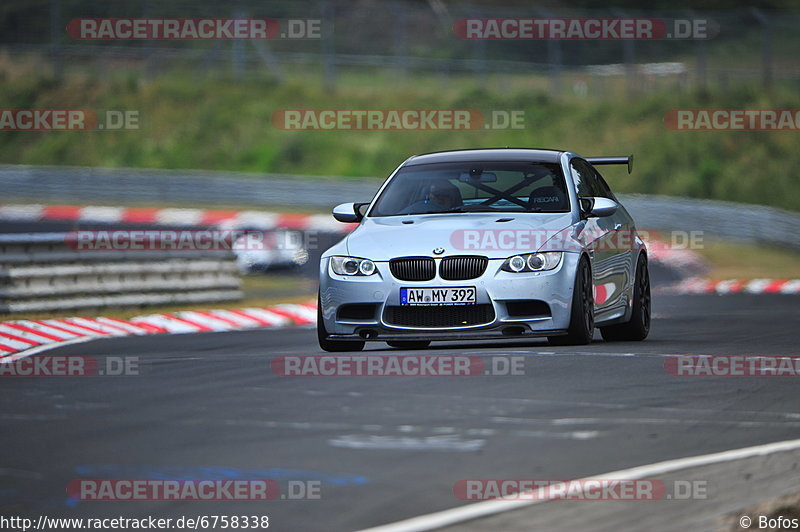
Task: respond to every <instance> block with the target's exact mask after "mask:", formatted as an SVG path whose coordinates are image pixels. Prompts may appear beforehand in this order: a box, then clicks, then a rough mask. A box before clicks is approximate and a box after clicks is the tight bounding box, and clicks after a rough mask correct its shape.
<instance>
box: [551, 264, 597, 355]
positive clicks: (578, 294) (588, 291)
mask: <svg viewBox="0 0 800 532" xmlns="http://www.w3.org/2000/svg"><path fill="white" fill-rule="evenodd" d="M593 287H594V283H593V282H592V270H591V268H590V267H589V261H588V259H586V257H582V258H581V261H580V263H578V270H577V271H576V272H575V288H574V289H573V291H572V311H571V312H570V320H569V328H568V329H567V334H566V335H564V336H548V337H547V340H548V341H549V342H550V344H551V345H586V344H589V343H591V342H592V336H594V289H593Z"/></svg>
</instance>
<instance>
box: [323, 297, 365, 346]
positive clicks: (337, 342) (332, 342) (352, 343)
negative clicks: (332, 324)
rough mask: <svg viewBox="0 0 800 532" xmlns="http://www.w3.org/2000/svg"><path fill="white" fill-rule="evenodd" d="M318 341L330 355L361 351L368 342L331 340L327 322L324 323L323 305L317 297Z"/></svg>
mask: <svg viewBox="0 0 800 532" xmlns="http://www.w3.org/2000/svg"><path fill="white" fill-rule="evenodd" d="M317 340H318V341H319V346H320V347H321V348H322V350H323V351H328V352H329V353H340V352H343V351H361V350H362V349H364V344H365V343H366V342H364V341H361V340H330V339H329V338H328V331H326V330H325V322H324V321H322V304H321V302H320V300H319V296H317Z"/></svg>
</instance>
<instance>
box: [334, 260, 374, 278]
mask: <svg viewBox="0 0 800 532" xmlns="http://www.w3.org/2000/svg"><path fill="white" fill-rule="evenodd" d="M331 270H333V273H335V274H337V275H372V274H373V273H375V272H376V271H377V269H376V268H375V263H374V262H372V261H371V260H369V259H357V258H355V257H331Z"/></svg>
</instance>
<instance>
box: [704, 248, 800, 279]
mask: <svg viewBox="0 0 800 532" xmlns="http://www.w3.org/2000/svg"><path fill="white" fill-rule="evenodd" d="M697 253H699V254H700V256H702V257H703V258H704V259H705V260H707V261H708V263H709V264H710V266H711V271H710V272H709V273H708V275H707V277H708V278H710V279H800V252H798V251H795V250H791V249H786V248H780V247H771V246H759V245H755V244H742V243H734V242H726V241H720V240H710V241H708V242H706V243H705V245H704V247H703V248H702V249H699V250H697Z"/></svg>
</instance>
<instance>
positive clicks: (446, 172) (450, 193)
mask: <svg viewBox="0 0 800 532" xmlns="http://www.w3.org/2000/svg"><path fill="white" fill-rule="evenodd" d="M632 162H633V156H629V157H590V158H583V157H581V156H579V155H577V154H575V153H570V152H564V151H557V150H534V149H511V148H506V149H478V150H458V151H447V152H439V153H431V154H425V155H418V156H414V157H411V158H409V159H408V160H406V161H405V162H403V164H401V165H400V166H399V167H398V168H397V169H396V170H395V171H394V172H393V173H392V175H391V176H389V178H388V179H387V180H386V182H385V183H384V184H383V185H382V187H381V188H380V190H379V191H378V193H377V194H376V195H375V197H374V199H373V200H372V201H371V202H370V203H368V204H366V203H345V204H342V205H339V206H337V207H336V208H335V209H334V210H333V216H334V217H335V218H336V219H337V220H339V221H340V222H346V223H358V226H357V227H356V228H355V229H354V230H353V231H352V232H350V233H349V234H348V235H347V236H346V237H345V238H344V239H343V240H342V241H340V242H339V243H337V244H336V245H334V246H333V247H331V248H330V249H329V250H327V251H326V252H325V253H324V254H323V255H322V258H321V260H320V290H319V301H318V320H317V331H318V337H319V344H320V347H322V349H324V350H326V351H358V350H361V349H363V348H364V345H365V342H366V341H381V342H386V343H388V344H389V345H390V346H393V347H399V348H409V349H411V348H425V347H427V346H428V345H429V344H430V342H431V341H435V340H473V339H509V338H529V337H546V338H547V339H548V340H549V342H550V343H552V344H557V345H569V344H587V343H589V342H591V341H592V336H593V334H594V329H595V327H598V328H599V329H600V332H601V334H602V336H603V338H604V339H605V340H643V339H644V338H646V337H647V334H648V332H649V330H650V277H649V274H648V267H647V249H646V247H645V244H644V242H643V241H642V240H641V239H640V238H639V235H638V234H637V232H636V228H635V226H634V221H633V219H632V218H631V216H630V215H629V214H628V212H627V211H626V210H625V208H624V207H623V206H622V205H621V204H620V203H619V201H618V200H617V198H616V197H615V196H614V194H613V192H612V191H611V189H610V188H609V186H608V184H607V183H606V181H605V179H603V177H602V176H601V175H600V173H599V172H598V171H597V169H596V167H597V166H599V165H604V164H624V165H627V166H628V172H630V171H631V167H632Z"/></svg>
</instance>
